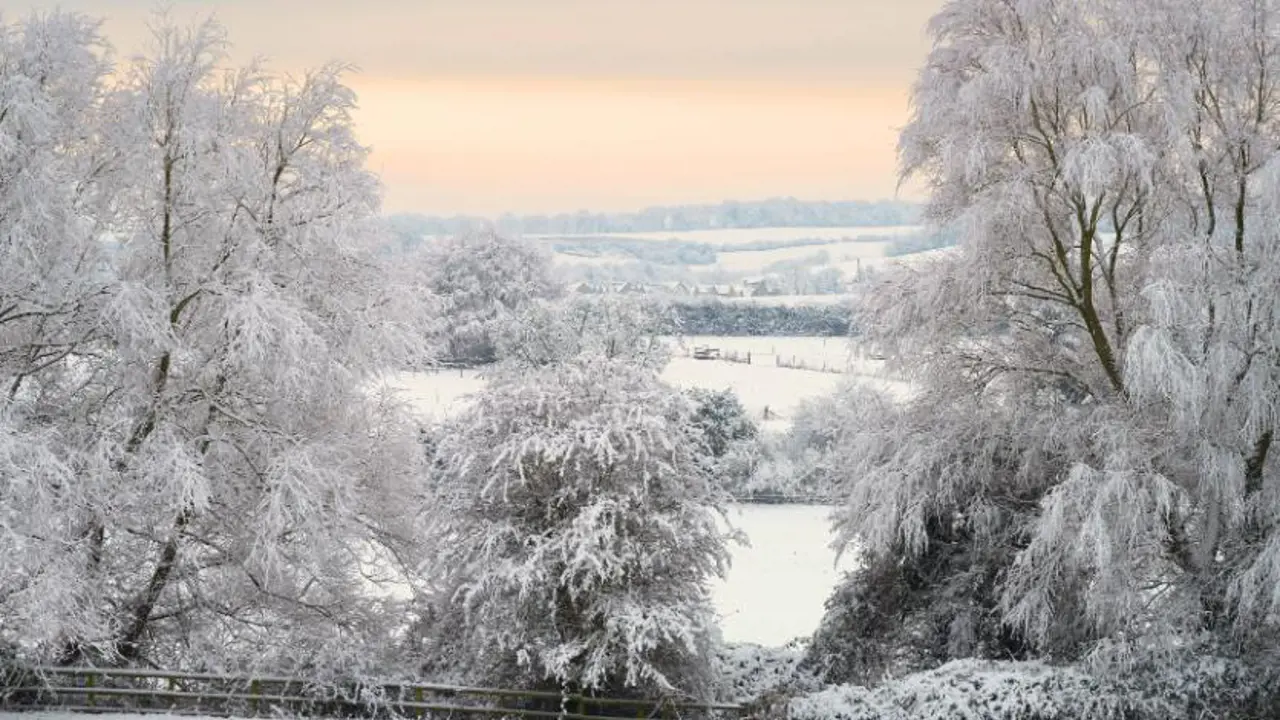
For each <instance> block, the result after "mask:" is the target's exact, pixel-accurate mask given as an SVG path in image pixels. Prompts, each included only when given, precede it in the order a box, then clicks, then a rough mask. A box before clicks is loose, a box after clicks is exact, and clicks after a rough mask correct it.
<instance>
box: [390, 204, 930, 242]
mask: <svg viewBox="0 0 1280 720" xmlns="http://www.w3.org/2000/svg"><path fill="white" fill-rule="evenodd" d="M919 218H920V208H919V206H918V205H916V204H914V203H906V202H898V201H891V200H883V201H876V202H859V201H848V202H807V201H804V200H797V199H795V198H771V199H769V200H761V201H754V202H736V201H727V202H722V203H719V204H715V205H675V206H659V207H650V208H645V209H644V210H641V211H639V212H631V213H591V212H587V211H585V210H584V211H580V212H576V213H560V214H557V215H514V214H505V215H501V216H499V217H497V218H496V219H495V218H484V217H477V216H469V215H454V216H451V217H441V216H432V215H419V214H415V213H402V214H399V215H392V216H391V217H390V218H389V219H390V220H391V223H392V227H393V228H394V229H395V231H396V232H397V234H399V235H402V236H403V235H409V236H418V237H421V236H422V235H454V234H456V233H458V232H461V231H464V230H469V229H472V228H474V227H477V226H480V225H487V224H489V223H492V224H493V225H495V226H496V227H497V229H498V231H499V232H503V233H509V234H518V235H558V234H585V233H611V232H655V231H659V232H660V231H663V230H673V231H674V230H709V229H719V228H759V227H844V226H853V227H868V226H886V225H914V224H915V223H917V222H918V221H919Z"/></svg>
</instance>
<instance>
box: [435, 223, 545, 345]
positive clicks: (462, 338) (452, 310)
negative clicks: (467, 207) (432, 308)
mask: <svg viewBox="0 0 1280 720" xmlns="http://www.w3.org/2000/svg"><path fill="white" fill-rule="evenodd" d="M422 262H424V263H426V265H427V267H428V268H429V270H428V272H429V275H430V289H431V291H432V292H434V293H435V294H436V295H437V296H439V297H440V299H441V302H442V303H443V308H442V313H443V316H444V318H445V327H444V328H443V329H442V332H443V338H442V339H441V344H442V346H443V353H444V354H445V355H446V356H448V357H449V358H452V359H455V360H460V361H464V362H476V363H487V362H492V361H493V360H495V359H497V345H498V342H499V338H500V335H501V333H502V331H503V330H504V329H505V328H507V327H508V326H509V325H510V322H511V319H512V318H513V317H514V315H515V314H516V313H518V312H519V311H520V310H521V309H522V308H524V307H525V306H527V305H528V304H529V303H531V302H532V301H534V300H536V299H540V298H541V299H546V298H553V297H555V296H556V295H558V294H559V287H558V286H557V285H556V283H555V282H554V281H553V280H552V277H551V261H550V258H549V257H548V255H547V254H546V253H544V252H542V251H541V250H540V249H539V248H537V247H536V246H534V245H532V244H530V243H527V242H524V241H521V240H515V239H511V238H508V237H505V236H503V235H500V234H498V233H497V232H496V231H494V230H493V229H491V228H481V229H475V230H468V231H466V232H462V233H460V234H458V235H454V236H452V237H449V238H445V239H442V240H440V241H439V242H437V243H435V244H433V245H431V246H430V247H429V248H428V249H427V250H426V252H425V253H424V255H423V258H422Z"/></svg>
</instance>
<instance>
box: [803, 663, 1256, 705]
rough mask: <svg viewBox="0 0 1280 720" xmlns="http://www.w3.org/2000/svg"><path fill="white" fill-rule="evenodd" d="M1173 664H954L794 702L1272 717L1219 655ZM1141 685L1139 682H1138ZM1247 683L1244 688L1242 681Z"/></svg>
mask: <svg viewBox="0 0 1280 720" xmlns="http://www.w3.org/2000/svg"><path fill="white" fill-rule="evenodd" d="M1169 660H1170V661H1171V662H1170V663H1168V664H1167V665H1166V666H1163V667H1156V668H1143V669H1142V670H1139V671H1137V673H1136V674H1135V675H1132V676H1130V677H1127V678H1121V677H1119V676H1117V675H1116V674H1115V670H1116V668H1114V667H1111V666H1107V665H1105V664H1102V665H1099V666H1098V667H1091V668H1077V667H1055V666H1052V665H1048V664H1044V663H1040V662H980V661H973V660H961V661H954V662H950V663H947V664H945V665H943V666H942V667H939V668H937V669H935V670H932V671H929V672H923V673H917V674H915V675H911V676H909V677H905V678H902V679H900V680H893V681H890V682H886V683H884V684H883V685H880V686H878V687H876V688H874V689H868V688H864V687H858V686H856V685H837V686H832V687H828V688H826V689H824V690H821V691H818V692H815V693H811V694H808V695H802V696H800V697H797V698H795V699H793V700H792V701H791V702H790V704H789V707H788V710H789V714H788V717H793V718H797V720H809V719H813V720H818V719H821V720H863V719H865V720H899V719H901V720H908V719H910V720H916V719H919V720H933V719H935V718H936V719H937V720H943V719H944V718H945V719H946V720H1058V719H1059V718H1060V719H1061V720H1068V719H1073V718H1130V719H1132V720H1148V719H1149V720H1163V719H1164V718H1171V717H1222V715H1217V714H1214V709H1222V708H1233V709H1234V710H1235V711H1236V712H1237V713H1238V714H1235V715H1230V716H1231V717H1264V716H1267V715H1269V714H1270V709H1269V708H1266V707H1265V706H1257V705H1252V704H1251V702H1252V701H1253V700H1254V697H1253V696H1252V695H1250V693H1249V692H1248V691H1245V692H1239V691H1237V690H1236V688H1238V687H1241V686H1248V685H1250V684H1252V683H1251V682H1250V681H1251V680H1252V682H1254V683H1258V682H1260V683H1262V685H1263V686H1264V687H1265V682H1266V680H1264V679H1262V678H1248V677H1247V676H1246V673H1247V672H1248V669H1247V668H1246V667H1245V666H1242V665H1240V664H1238V663H1234V662H1232V661H1230V660H1225V659H1222V658H1216V657H1171V658H1169ZM1135 680H1136V682H1135ZM1242 681H1244V682H1242Z"/></svg>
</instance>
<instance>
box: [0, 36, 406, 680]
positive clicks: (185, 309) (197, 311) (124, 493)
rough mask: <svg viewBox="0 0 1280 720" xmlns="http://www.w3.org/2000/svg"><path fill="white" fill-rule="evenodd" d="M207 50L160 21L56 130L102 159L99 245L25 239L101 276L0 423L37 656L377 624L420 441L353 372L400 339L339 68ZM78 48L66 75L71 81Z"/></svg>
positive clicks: (87, 71)
mask: <svg viewBox="0 0 1280 720" xmlns="http://www.w3.org/2000/svg"><path fill="white" fill-rule="evenodd" d="M76 27H79V26H76ZM29 33H30V31H28V34H29ZM65 42H66V43H67V45H68V46H72V42H71V40H70V39H66V40H65ZM83 45H84V43H81V44H80V46H83ZM35 47H36V48H39V47H40V45H36V46H35ZM52 47H53V48H55V49H56V47H57V46H56V45H52ZM224 47H225V40H224V38H223V34H222V31H221V29H220V28H219V27H218V26H217V25H215V24H212V23H204V24H201V25H198V26H196V27H194V28H191V29H189V30H187V29H180V28H177V27H175V26H173V25H172V24H171V23H169V22H168V21H167V20H165V19H163V18H161V19H160V20H159V22H158V23H157V25H156V30H155V33H154V37H153V46H152V48H151V50H150V51H149V53H148V54H147V55H146V56H144V57H141V58H139V59H137V60H135V61H134V62H132V63H131V64H129V65H128V66H127V67H124V68H120V69H118V70H117V72H116V77H117V81H116V82H115V83H113V84H112V86H111V87H109V88H106V89H104V90H103V91H102V92H100V93H99V94H98V95H96V96H95V97H91V98H89V99H88V100H87V101H86V103H87V104H88V105H90V106H92V107H94V108H95V109H96V110H97V111H98V112H99V114H100V116H101V121H100V122H99V123H96V124H93V123H83V124H80V125H78V126H77V127H75V129H74V134H72V135H71V137H72V138H73V139H79V138H87V139H89V140H90V141H92V142H94V143H97V150H96V154H95V157H98V156H100V157H102V158H104V159H103V160H102V162H103V163H105V167H107V168H109V169H110V171H111V172H112V176H111V183H110V187H109V188H106V189H104V190H102V192H104V193H107V194H108V195H109V197H108V198H107V200H106V201H104V202H103V203H102V206H103V207H105V208H109V209H110V214H109V215H108V214H106V213H105V212H100V213H98V214H90V215H89V224H88V226H89V227H90V228H94V229H98V230H99V231H104V232H105V233H107V234H106V235H104V237H106V238H109V239H110V240H111V241H112V243H113V245H112V246H111V252H110V255H111V257H110V262H106V263H102V264H101V265H100V266H95V267H94V268H91V269H89V270H85V269H83V266H67V265H66V264H65V262H66V261H65V260H63V259H62V257H61V256H59V255H55V254H45V255H40V256H39V257H40V258H41V259H42V260H47V261H49V262H55V263H57V264H58V267H59V271H60V272H63V273H66V274H68V275H70V274H74V273H76V272H79V273H80V274H82V275H84V276H87V277H91V278H95V279H97V278H100V279H101V281H102V284H103V286H104V287H105V288H106V292H105V295H106V296H105V297H104V298H102V300H101V302H100V303H99V304H96V305H92V306H89V305H84V304H81V305H78V306H76V307H75V308H74V312H75V313H78V315H77V318H79V319H80V320H81V321H83V322H85V323H86V324H88V325H91V326H93V327H95V328H97V331H96V332H97V335H95V337H94V342H93V344H92V345H91V346H87V347H82V348H79V349H78V350H77V351H76V352H75V353H74V354H73V355H71V356H68V357H67V358H66V359H65V360H63V361H62V362H61V364H60V365H59V366H58V367H57V368H49V369H48V370H47V371H46V372H47V377H51V378H53V377H55V376H54V375H53V374H52V373H53V371H54V370H57V372H58V373H59V375H57V376H56V379H57V380H58V381H59V382H60V383H61V384H62V386H63V388H64V390H63V392H64V393H65V394H66V398H67V402H66V403H65V404H64V405H63V406H62V407H60V408H54V409H51V410H50V412H52V413H55V414H54V415H53V417H52V420H51V421H50V422H48V424H47V427H46V428H45V429H43V430H42V429H40V428H39V427H36V426H34V425H32V424H31V423H30V422H27V424H25V425H18V426H17V427H16V428H15V429H14V431H13V432H12V433H7V434H6V436H5V440H4V441H3V442H0V483H4V484H3V485H2V486H0V488H2V490H3V491H2V492H0V519H2V520H3V522H0V553H3V554H4V556H5V557H6V558H8V561H7V564H6V573H5V577H4V578H3V579H2V580H0V583H3V585H0V618H2V620H3V622H0V633H2V634H3V637H4V638H5V639H10V640H13V641H14V642H16V643H18V644H19V645H20V646H21V647H22V648H23V649H24V652H25V653H26V654H28V655H29V656H31V657H33V658H37V659H46V660H47V659H53V660H59V661H63V662H71V661H77V660H82V659H86V658H94V659H97V660H100V661H106V662H113V661H125V662H138V661H143V660H147V661H150V662H156V663H161V664H166V665H185V664H190V663H193V662H198V663H199V664H201V665H202V666H204V667H215V668H216V667H228V666H237V665H239V666H243V665H252V664H265V665H272V666H275V667H276V668H279V669H285V668H288V667H289V666H294V665H297V664H302V663H308V664H312V665H315V664H320V663H323V662H325V661H326V660H329V659H332V658H335V657H345V658H346V660H345V661H344V662H347V663H350V664H349V665H348V667H354V666H355V664H356V663H357V662H359V658H357V657H356V656H360V655H361V654H362V653H363V654H365V656H364V659H367V657H368V655H369V654H372V653H373V652H376V649H377V648H379V647H380V646H381V644H382V643H383V641H385V639H386V633H387V632H389V631H390V629H391V628H392V627H394V623H396V622H399V620H398V619H397V618H396V616H395V613H385V612H381V611H380V607H379V601H376V600H374V599H373V597H372V596H371V594H370V593H369V592H368V584H369V582H370V581H369V579H368V578H366V577H365V576H364V571H365V570H367V569H368V562H367V561H368V559H369V558H370V557H371V554H373V553H376V552H377V551H378V550H379V549H386V550H395V549H399V545H400V544H401V542H402V541H407V540H408V539H409V538H411V537H412V533H411V531H410V523H411V522H412V518H411V517H409V516H408V514H407V512H408V511H407V510H406V509H405V507H406V503H404V501H403V494H404V493H406V492H410V491H411V487H412V483H413V481H414V478H415V475H416V473H415V459H416V458H417V456H418V454H417V451H416V449H415V446H414V443H413V442H412V433H411V432H410V431H409V428H408V426H407V424H406V423H405V422H403V421H402V420H401V417H400V415H399V413H398V409H397V408H396V407H395V406H394V405H393V404H391V403H389V402H387V401H384V400H382V399H380V398H378V397H376V396H372V395H370V393H369V391H368V388H369V387H370V386H371V384H370V381H371V380H372V379H373V378H375V377H376V376H377V374H378V373H380V372H383V371H384V370H386V369H387V368H388V367H392V366H394V365H396V364H397V363H398V362H399V361H400V360H402V359H405V358H408V357H412V356H413V355H414V354H415V353H417V352H418V351H419V348H418V341H417V340H416V338H415V333H414V332H413V328H412V327H411V326H410V325H409V324H408V323H410V322H411V321H412V317H411V316H406V317H403V318H402V317H398V316H397V315H396V313H394V312H391V311H392V310H396V309H403V307H402V302H403V301H402V299H401V297H402V296H401V294H400V293H397V291H396V288H387V287H385V285H384V273H383V272H382V270H381V268H379V266H378V265H377V264H376V262H375V261H374V259H373V256H372V255H371V254H370V253H369V252H368V249H369V247H371V246H372V244H373V243H372V239H373V238H374V235H375V234H376V232H377V227H378V226H377V224H376V222H377V221H376V217H375V213H376V212H377V209H378V192H377V182H376V180H375V178H374V177H373V176H372V175H370V174H369V173H368V172H367V171H366V170H365V169H364V160H365V156H366V151H365V149H364V148H363V147H361V146H360V145H359V144H358V143H357V142H356V141H355V139H354V135H353V132H352V124H351V117H350V113H351V110H352V108H353V105H354V96H353V94H352V93H351V91H350V90H349V89H347V88H346V87H345V86H343V85H342V82H341V74H342V68H341V67H337V66H333V67H325V68H321V69H319V70H316V71H312V72H309V73H307V74H306V75H304V76H302V77H300V78H288V77H286V78H278V77H273V76H271V75H269V74H267V73H265V72H264V71H263V70H262V69H261V68H258V67H248V68H244V69H240V70H221V69H219V66H220V65H222V64H223V63H224V61H225V55H224ZM57 54H58V55H59V56H61V57H64V58H72V57H76V56H74V55H72V54H63V53H57ZM82 55H83V53H82ZM95 58H96V56H93V55H90V56H88V59H87V60H82V61H81V62H84V63H90V64H88V65H86V66H85V67H83V68H80V70H79V71H78V72H79V75H76V74H72V75H71V76H70V77H68V78H64V79H63V80H65V81H66V82H68V83H78V84H85V86H86V87H87V88H89V89H90V90H92V88H93V87H94V85H93V80H94V78H95V77H97V76H98V75H97V74H96V73H100V71H98V70H95V69H94V68H96V67H97V65H96V64H95V63H97V62H98V61H97V60H96V59H95ZM86 83H87V84H86ZM55 87H56V86H55ZM0 112H2V110H0ZM74 148H75V146H74V144H71V145H70V146H67V145H63V144H58V145H56V146H55V148H54V151H55V152H56V153H73V152H74ZM76 160H77V157H76V156H75V155H74V154H72V155H71V156H70V161H76ZM53 167H54V168H57V167H58V166H57V165H54V166H53ZM46 221H47V218H46ZM53 221H54V222H66V221H64V220H62V219H61V218H60V216H58V215H55V216H54V217H53ZM67 224H70V223H69V222H67ZM61 228H62V226H61V225H48V226H45V227H44V228H43V231H47V232H50V233H55V234H56V233H58V232H61ZM76 237H77V236H75V235H70V236H68V240H69V241H74V240H75V238H76ZM55 277H57V276H55ZM14 377H15V376H13V375H7V376H6V378H5V379H6V380H12V379H13V378H14ZM44 377H46V375H42V376H41V378H39V379H40V380H43V379H44ZM6 384H8V383H6ZM24 387H25V386H24ZM31 387H32V388H35V387H38V384H34V383H33V384H32V385H31ZM24 392H25V391H24ZM19 394H20V395H21V394H22V393H19ZM24 402H26V398H25V397H20V398H18V399H17V400H16V401H15V402H11V403H10V405H9V406H8V407H6V408H5V411H6V412H13V410H12V408H17V409H18V410H19V411H21V410H22V409H23V407H24V404H23V403H24ZM42 434H44V435H48V436H51V438H50V439H51V440H53V441H56V442H48V443H46V444H44V445H43V446H41V445H32V444H30V442H29V441H30V440H38V439H41V435H42ZM40 447H45V448H49V450H48V451H44V452H39V453H37V452H36V451H35V450H37V449H39V448H40ZM33 448H34V449H33Z"/></svg>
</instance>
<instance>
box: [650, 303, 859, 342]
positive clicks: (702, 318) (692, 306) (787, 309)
mask: <svg viewBox="0 0 1280 720" xmlns="http://www.w3.org/2000/svg"><path fill="white" fill-rule="evenodd" d="M667 317H668V318H669V319H668V327H666V328H664V332H666V333H669V334H672V335H676V334H679V335H737V336H762V335H781V336H795V337H839V336H844V335H848V334H849V332H850V329H851V328H850V319H851V318H850V313H849V310H848V308H846V307H844V306H842V305H796V306H787V305H762V304H758V303H751V302H731V303H727V302H723V301H719V300H696V301H677V302H674V303H672V304H671V307H670V310H669V312H668V314H667Z"/></svg>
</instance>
